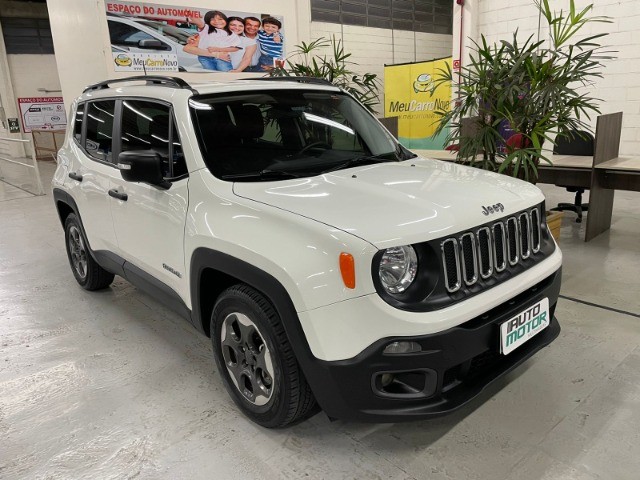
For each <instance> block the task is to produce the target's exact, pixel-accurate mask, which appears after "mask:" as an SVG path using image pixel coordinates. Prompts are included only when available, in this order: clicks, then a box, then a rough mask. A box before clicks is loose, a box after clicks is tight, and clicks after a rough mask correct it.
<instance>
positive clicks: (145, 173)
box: [118, 150, 171, 189]
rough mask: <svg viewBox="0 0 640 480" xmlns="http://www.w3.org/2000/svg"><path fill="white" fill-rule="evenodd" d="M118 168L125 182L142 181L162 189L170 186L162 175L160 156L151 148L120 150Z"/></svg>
mask: <svg viewBox="0 0 640 480" xmlns="http://www.w3.org/2000/svg"><path fill="white" fill-rule="evenodd" d="M118 169H119V170H120V175H122V178H123V179H125V180H126V181H127V182H143V183H148V184H151V185H155V186H157V187H160V188H164V189H167V188H169V187H170V186H171V182H167V181H166V180H165V179H164V178H163V177H162V158H161V157H160V155H159V154H158V153H157V152H154V151H153V150H129V151H127V152H121V153H120V155H118Z"/></svg>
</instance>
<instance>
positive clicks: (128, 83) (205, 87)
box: [79, 75, 340, 101]
mask: <svg viewBox="0 0 640 480" xmlns="http://www.w3.org/2000/svg"><path fill="white" fill-rule="evenodd" d="M289 78H291V79H289ZM140 82H144V83H143V84H142V85H141V84H140ZM310 89H311V90H318V91H331V92H338V91H340V88H338V87H336V86H334V85H332V84H330V83H329V82H327V81H324V80H323V79H317V78H306V77H287V78H285V77H267V78H264V77H262V78H261V79H240V80H232V81H226V82H203V83H187V82H186V81H184V80H183V79H181V78H178V77H165V76H154V75H146V76H145V75H140V76H135V77H127V78H116V79H111V80H106V81H104V82H100V83H97V84H95V85H90V86H89V87H87V88H86V89H85V90H84V92H83V94H82V95H81V97H80V98H79V100H88V99H91V98H104V97H124V96H142V97H150V98H157V99H161V100H167V101H169V100H170V99H171V98H172V97H174V94H175V93H176V91H177V90H179V91H187V92H189V91H190V92H191V94H192V95H211V94H216V93H228V92H255V91H261V92H262V91H265V90H310Z"/></svg>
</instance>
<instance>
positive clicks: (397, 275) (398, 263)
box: [378, 245, 418, 294]
mask: <svg viewBox="0 0 640 480" xmlns="http://www.w3.org/2000/svg"><path fill="white" fill-rule="evenodd" d="M417 272H418V256H417V255H416V251H415V250H414V249H413V247H412V246H411V245H405V246H403V247H392V248H387V249H386V250H385V251H384V253H383V254H382V257H381V258H380V268H379V271H378V274H379V275H380V281H381V282H382V286H383V287H384V289H385V290H386V291H387V292H388V293H391V294H398V293H402V292H404V291H405V290H406V289H407V288H409V286H410V285H411V283H412V282H413V280H414V279H415V278H416V273H417Z"/></svg>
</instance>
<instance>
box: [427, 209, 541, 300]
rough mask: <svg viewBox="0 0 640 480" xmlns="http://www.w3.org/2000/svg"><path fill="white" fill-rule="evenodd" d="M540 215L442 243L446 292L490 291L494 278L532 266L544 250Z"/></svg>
mask: <svg viewBox="0 0 640 480" xmlns="http://www.w3.org/2000/svg"><path fill="white" fill-rule="evenodd" d="M541 215H542V213H541V209H540V206H538V207H536V208H530V209H528V210H524V211H520V212H518V213H515V214H513V215H511V216H508V217H505V218H502V219H500V220H497V221H494V222H491V223H487V224H485V225H483V226H481V227H477V228H475V229H469V230H467V231H462V232H460V233H458V234H457V235H456V236H451V237H448V238H445V239H440V240H439V242H440V249H441V254H442V266H443V271H444V282H445V287H446V290H447V291H448V292H449V293H454V292H458V291H460V290H463V289H464V288H465V287H471V286H473V285H481V286H487V287H490V286H493V285H495V282H494V281H493V278H494V277H498V279H500V278H504V276H503V275H501V273H502V272H506V271H509V272H511V271H513V273H518V272H521V271H523V270H524V269H526V268H528V267H530V266H532V265H533V263H535V262H533V263H532V260H531V259H533V258H534V257H537V255H536V254H539V252H540V251H541V250H542V243H543V238H542V233H543V228H544V224H543V223H541V222H544V219H543V218H541ZM474 292H475V290H474ZM469 293H473V292H469Z"/></svg>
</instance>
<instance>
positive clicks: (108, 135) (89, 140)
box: [84, 100, 116, 162]
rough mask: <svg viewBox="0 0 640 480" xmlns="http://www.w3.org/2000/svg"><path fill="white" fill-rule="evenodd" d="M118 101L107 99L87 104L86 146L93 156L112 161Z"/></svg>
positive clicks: (104, 160)
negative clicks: (114, 116)
mask: <svg viewBox="0 0 640 480" xmlns="http://www.w3.org/2000/svg"><path fill="white" fill-rule="evenodd" d="M115 104H116V102H115V101H114V100H105V101H100V102H91V103H88V104H87V107H86V108H87V116H86V119H85V121H86V122H87V135H86V138H85V142H84V147H85V149H86V151H87V153H89V155H91V156H92V157H94V158H96V159H97V160H102V161H103V162H111V161H112V158H111V152H112V147H111V139H112V134H113V115H114V110H115Z"/></svg>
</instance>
